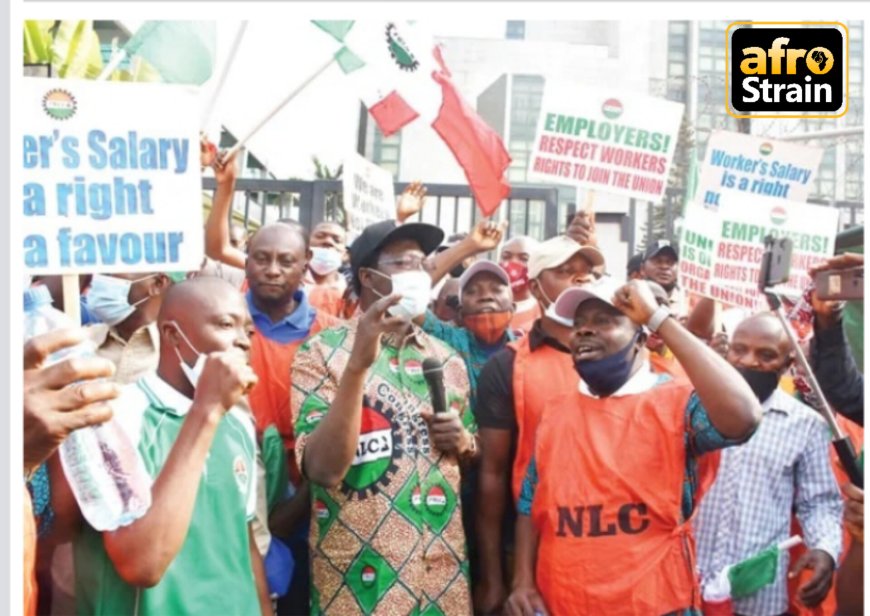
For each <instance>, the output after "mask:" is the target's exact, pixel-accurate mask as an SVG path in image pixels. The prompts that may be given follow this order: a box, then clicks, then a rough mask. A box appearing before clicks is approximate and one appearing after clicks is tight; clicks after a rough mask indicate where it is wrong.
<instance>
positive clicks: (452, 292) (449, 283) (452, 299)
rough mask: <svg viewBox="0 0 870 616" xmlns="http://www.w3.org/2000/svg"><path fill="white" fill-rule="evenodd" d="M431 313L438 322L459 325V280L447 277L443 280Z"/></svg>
mask: <svg viewBox="0 0 870 616" xmlns="http://www.w3.org/2000/svg"><path fill="white" fill-rule="evenodd" d="M432 313H433V314H434V315H435V316H436V317H438V319H439V320H440V321H444V322H445V323H452V324H454V325H458V324H459V279H458V278H453V277H452V276H449V277H447V278H445V279H444V284H443V285H441V290H440V291H439V292H438V297H436V298H435V303H434V304H433V306H432Z"/></svg>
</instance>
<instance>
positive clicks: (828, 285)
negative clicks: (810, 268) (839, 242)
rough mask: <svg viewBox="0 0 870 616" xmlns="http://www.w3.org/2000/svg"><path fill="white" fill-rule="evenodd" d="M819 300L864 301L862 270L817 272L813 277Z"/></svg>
mask: <svg viewBox="0 0 870 616" xmlns="http://www.w3.org/2000/svg"><path fill="white" fill-rule="evenodd" d="M813 282H814V283H815V284H816V295H817V296H818V298H819V299H821V300H847V299H864V268H863V267H852V268H849V269H842V270H830V271H827V272H819V273H818V274H816V275H815V276H813Z"/></svg>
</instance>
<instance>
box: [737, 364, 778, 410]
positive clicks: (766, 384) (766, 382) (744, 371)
mask: <svg viewBox="0 0 870 616" xmlns="http://www.w3.org/2000/svg"><path fill="white" fill-rule="evenodd" d="M737 372H739V373H740V375H741V376H742V377H743V378H744V379H745V380H746V382H747V383H749V388H750V389H752V393H754V394H755V397H756V398H758V401H759V402H764V401H765V400H767V399H768V398H770V396H771V394H772V393H773V392H774V391H775V390H776V388H777V386H778V385H779V373H778V372H762V371H761V370H752V369H750V368H737Z"/></svg>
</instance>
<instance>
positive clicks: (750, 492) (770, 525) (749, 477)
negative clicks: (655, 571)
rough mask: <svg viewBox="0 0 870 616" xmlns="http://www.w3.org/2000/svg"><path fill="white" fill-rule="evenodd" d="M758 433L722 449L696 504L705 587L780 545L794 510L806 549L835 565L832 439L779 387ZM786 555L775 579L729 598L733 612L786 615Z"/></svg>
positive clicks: (837, 512) (837, 506)
mask: <svg viewBox="0 0 870 616" xmlns="http://www.w3.org/2000/svg"><path fill="white" fill-rule="evenodd" d="M762 409H763V411H764V415H763V418H762V421H761V424H760V425H759V426H758V429H757V430H756V432H755V434H753V435H752V438H750V439H749V440H748V441H747V442H746V443H745V444H743V445H740V446H737V447H732V448H729V449H725V450H723V451H722V458H721V463H720V465H719V472H718V474H717V476H716V481H715V482H714V484H713V486H712V487H711V488H710V491H709V492H708V493H707V495H706V496H705V497H704V498H703V500H702V501H701V505H700V508H699V510H698V516H697V519H696V523H695V537H696V539H697V551H698V566H699V568H700V573H701V581H702V583H703V582H704V581H706V580H708V579H710V578H712V577H714V576H715V575H716V574H717V573H718V572H719V571H721V570H722V569H724V568H725V567H726V566H728V565H733V564H735V563H738V562H740V561H742V560H745V559H746V558H749V557H750V556H753V555H754V554H756V553H758V552H760V551H761V550H764V549H765V548H768V547H770V546H773V545H776V544H778V543H780V542H782V541H785V540H786V539H787V538H788V537H789V534H790V533H789V531H790V525H791V515H792V511H794V512H795V513H796V514H797V517H798V520H799V521H800V523H801V528H803V533H804V535H803V537H804V542H805V543H806V545H807V547H808V548H810V549H820V550H824V551H825V552H827V553H828V554H830V555H831V557H832V558H833V559H834V562H837V559H838V558H839V556H840V550H841V548H842V546H841V542H842V537H843V530H842V526H841V525H842V520H843V504H842V499H841V497H840V491H839V488H838V487H837V482H836V479H835V478H834V473H833V471H832V469H831V460H830V458H829V455H828V450H829V447H830V439H831V434H830V430H829V429H828V427H827V424H826V423H825V422H824V420H823V419H822V418H821V416H820V415H818V414H817V413H816V412H815V411H813V410H812V409H811V408H810V407H808V406H806V405H805V404H802V403H801V402H799V401H798V400H796V399H794V398H792V397H790V396H789V395H787V394H786V393H785V392H783V391H781V390H779V389H778V390H776V391H775V392H774V393H773V394H772V395H771V396H770V398H768V399H767V400H766V401H765V402H764V404H762ZM788 564H789V560H788V552H783V553H782V554H780V559H779V565H778V568H777V578H776V581H775V582H774V583H773V584H771V585H770V586H766V587H765V588H762V589H761V590H760V591H758V592H757V593H755V594H754V595H751V596H749V597H746V598H744V599H737V600H735V601H734V611H735V612H738V613H740V614H745V615H747V616H772V615H774V614H782V613H784V612H786V611H788V587H787V586H788V584H787V579H786V575H787V573H788Z"/></svg>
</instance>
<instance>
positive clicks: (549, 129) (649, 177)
mask: <svg viewBox="0 0 870 616" xmlns="http://www.w3.org/2000/svg"><path fill="white" fill-rule="evenodd" d="M682 117H683V105H682V104H681V103H675V102H672V101H667V100H664V99H661V98H655V97H652V96H646V95H644V94H637V93H633V92H625V91H619V90H614V89H611V88H607V89H602V88H596V87H590V86H567V85H563V84H550V83H548V84H547V85H546V86H545V88H544V99H543V102H542V105H541V115H540V118H539V119H538V129H537V132H536V133H535V142H534V144H533V145H532V151H531V154H530V158H529V172H528V176H529V181H532V182H535V181H537V182H547V183H556V184H574V185H576V186H580V187H581V188H594V189H597V190H600V191H603V192H609V193H613V194H617V195H624V196H628V197H634V198H637V199H643V200H644V201H653V202H655V203H659V202H661V200H662V196H663V195H664V192H665V188H666V187H667V184H668V173H669V172H670V168H671V161H672V160H673V157H674V149H675V147H676V143H677V134H678V133H679V130H680V120H681V119H682Z"/></svg>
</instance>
